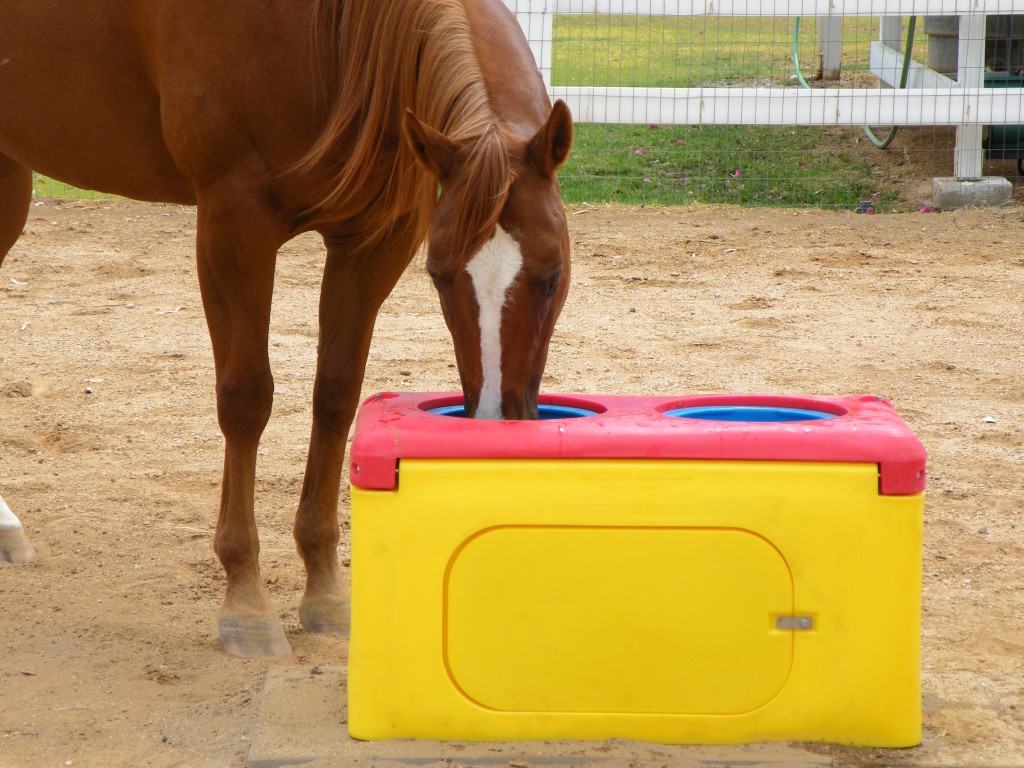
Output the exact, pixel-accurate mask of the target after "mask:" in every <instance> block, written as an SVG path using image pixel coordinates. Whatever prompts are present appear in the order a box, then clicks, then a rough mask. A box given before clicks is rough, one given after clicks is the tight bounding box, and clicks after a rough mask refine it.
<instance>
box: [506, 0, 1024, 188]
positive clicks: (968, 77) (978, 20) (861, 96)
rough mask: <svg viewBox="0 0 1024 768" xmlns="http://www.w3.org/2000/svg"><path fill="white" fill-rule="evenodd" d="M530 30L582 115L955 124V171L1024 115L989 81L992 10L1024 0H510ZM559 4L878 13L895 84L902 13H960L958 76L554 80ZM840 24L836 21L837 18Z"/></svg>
mask: <svg viewBox="0 0 1024 768" xmlns="http://www.w3.org/2000/svg"><path fill="white" fill-rule="evenodd" d="M505 3H506V5H508V6H509V7H510V8H511V9H512V11H513V12H514V13H515V14H516V17H517V19H518V20H519V22H520V24H521V25H522V27H523V29H524V30H525V32H526V35H527V39H528V40H529V41H530V45H531V48H532V49H533V52H534V55H535V57H536V59H537V62H538V66H539V67H540V69H541V73H542V74H543V76H544V79H545V82H546V83H548V87H549V90H550V92H551V95H552V97H553V98H560V99H564V100H565V101H566V102H567V103H568V105H569V107H570V109H571V110H572V113H573V116H574V117H575V119H576V120H577V121H578V122H582V123H620V124H644V123H663V124H671V125H790V126H860V125H898V126H934V125H946V126H956V127H957V142H956V149H955V153H954V169H953V170H954V175H955V176H956V177H957V178H960V179H976V178H979V177H980V176H981V170H982V153H983V152H982V145H981V133H982V126H985V125H1017V124H1024V89H1022V88H1000V89H988V88H984V87H983V85H984V83H983V73H984V69H985V63H984V57H985V17H986V16H988V15H991V14H1024V0H841V1H840V0H766V1H764V2H754V1H752V0H750V1H748V0H505ZM556 14H620V15H641V16H715V17H722V16H759V17H771V16H777V17H778V16H782V17H817V18H818V19H830V20H833V21H834V22H835V23H841V19H842V18H843V17H846V16H871V17H880V18H881V24H880V30H879V40H878V41H876V42H874V43H872V49H871V69H872V71H873V72H874V73H875V74H876V75H878V76H879V78H880V79H881V80H882V81H883V82H885V83H887V84H888V85H896V84H897V83H896V80H898V73H899V72H900V67H901V66H902V61H903V54H902V53H901V52H900V51H899V50H898V47H899V36H900V24H901V17H903V16H954V15H955V16H959V17H960V33H959V34H960V46H959V55H958V76H957V79H956V80H955V81H954V80H952V79H950V78H948V77H944V76H942V75H940V74H939V73H936V72H934V71H932V70H930V69H927V68H926V67H923V66H920V65H914V66H913V67H912V71H911V77H910V78H909V80H908V87H907V88H897V89H885V88H814V89H813V90H806V89H802V88H795V87H788V88H787V87H768V88H739V87H732V88H730V87H706V88H705V87H697V88H621V87H601V86H564V85H557V84H552V82H551V70H552V46H553V29H554V17H555V15H556ZM833 28H834V26H833Z"/></svg>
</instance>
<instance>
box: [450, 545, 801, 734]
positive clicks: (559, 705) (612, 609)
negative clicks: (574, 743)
mask: <svg viewBox="0 0 1024 768" xmlns="http://www.w3.org/2000/svg"><path fill="white" fill-rule="evenodd" d="M444 598H445V606H444V609H445V625H444V631H445V648H444V657H445V662H446V664H447V666H448V669H449V671H450V676H451V682H452V684H453V685H454V686H456V687H457V688H458V689H460V690H461V691H462V692H463V694H464V695H465V696H466V697H467V698H468V699H470V700H471V701H473V702H475V703H476V704H478V705H480V706H482V707H485V708H487V709H492V710H495V711H506V712H590V713H600V712H622V713H645V714H650V713H689V714H718V715H724V714H732V715H736V714H742V713H744V712H750V711H752V710H754V709H757V708H758V707H760V706H763V705H764V704H766V703H767V702H769V701H770V700H771V699H772V698H773V697H774V696H775V695H776V694H777V693H778V692H779V691H780V690H781V689H782V687H783V686H784V685H785V683H786V679H787V678H788V677H789V672H790V668H791V666H792V655H793V637H792V633H791V632H777V631H772V629H773V626H772V622H773V620H774V618H773V617H775V616H789V615H791V614H792V610H793V583H792V579H791V577H790V574H789V569H788V568H787V566H786V562H785V560H784V559H783V558H782V557H781V555H780V554H779V552H778V550H776V549H775V548H774V547H773V546H772V545H771V544H769V543H768V542H767V541H765V540H764V539H763V538H761V537H760V536H757V535H756V534H753V533H751V532H749V531H740V530H722V529H693V528H624V527H618V528H610V527H609V528H594V527H523V526H518V527H508V526H505V527H498V528H491V529H488V530H486V531H483V532H481V533H480V534H478V535H477V536H474V537H473V538H472V539H470V540H469V541H468V542H466V543H465V544H464V545H463V546H462V547H460V548H459V550H458V551H457V552H456V554H455V556H454V557H453V558H452V560H451V563H450V566H449V571H448V574H447V578H446V583H445V589H444ZM751 659H756V660H757V663H756V664H754V665H751V664H750V663H749V661H750V660H751ZM666 660H669V662H668V663H666Z"/></svg>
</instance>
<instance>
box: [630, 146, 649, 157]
mask: <svg viewBox="0 0 1024 768" xmlns="http://www.w3.org/2000/svg"><path fill="white" fill-rule="evenodd" d="M633 154H634V155H646V154H647V150H646V149H644V148H643V147H640V149H637V150H634V152H633Z"/></svg>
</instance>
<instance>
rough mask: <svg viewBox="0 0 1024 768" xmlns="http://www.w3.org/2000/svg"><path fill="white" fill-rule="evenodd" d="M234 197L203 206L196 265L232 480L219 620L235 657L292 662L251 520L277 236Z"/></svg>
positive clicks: (264, 416)
mask: <svg viewBox="0 0 1024 768" xmlns="http://www.w3.org/2000/svg"><path fill="white" fill-rule="evenodd" d="M246 202H247V200H246V195H245V191H244V190H241V189H233V190H231V191H230V193H229V194H221V195H218V196H217V197H215V198H212V197H204V199H201V200H200V203H199V222H198V231H197V248H196V251H197V257H198V273H199V284H200V288H201V290H202V296H203V308H204V310H205V312H206V320H207V324H208V326H209V329H210V339H211V342H212V344H213V355H214V362H215V365H216V372H217V418H218V421H219V423H220V428H221V432H222V433H223V435H224V443H225V445H224V476H223V485H222V488H221V501H220V515H219V517H218V519H217V530H216V534H215V536H214V550H215V551H216V553H217V557H218V558H220V561H221V564H222V565H223V566H224V571H225V574H226V576H227V588H226V592H225V596H224V605H223V607H222V609H221V612H220V616H219V619H218V624H219V629H220V640H221V644H222V645H223V646H224V650H225V651H227V652H228V653H230V654H232V655H234V656H242V657H246V658H248V657H253V656H285V655H288V654H289V653H291V647H290V646H289V644H288V640H287V639H286V638H285V635H284V630H283V628H282V627H281V622H280V620H279V619H278V616H277V613H276V611H275V610H274V607H273V604H272V603H271V602H270V599H269V597H268V596H267V593H266V591H265V589H264V587H263V582H262V579H261V577H260V567H259V550H260V544H259V536H258V534H257V531H256V520H255V516H254V511H253V502H254V491H255V481H256V452H257V448H258V447H259V441H260V437H261V435H262V434H263V429H264V427H265V426H266V424H267V421H268V419H269V417H270V409H271V404H272V401H273V391H274V383H273V378H272V377H271V373H270V361H269V357H268V354H267V340H268V335H269V325H270V302H271V298H272V293H273V284H274V261H275V257H276V253H277V248H278V247H279V245H280V243H281V241H282V240H283V239H284V238H283V237H282V236H281V233H280V231H279V228H278V227H277V226H276V225H275V224H273V223H272V222H273V219H272V218H271V217H270V216H269V215H266V214H264V213H263V212H262V210H261V209H260V208H259V207H258V206H254V205H250V206H247V205H246Z"/></svg>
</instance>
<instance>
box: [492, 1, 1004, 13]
mask: <svg viewBox="0 0 1024 768" xmlns="http://www.w3.org/2000/svg"><path fill="white" fill-rule="evenodd" d="M506 2H507V3H509V5H510V6H511V5H513V4H514V5H517V6H519V7H523V6H525V5H529V4H531V3H537V4H539V3H543V2H548V3H549V4H550V6H551V7H552V11H553V12H554V13H610V14H624V15H630V16H632V15H640V16H953V15H959V14H964V13H987V14H992V13H1003V14H1014V13H1016V14H1024V2H1021V0H506Z"/></svg>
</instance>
